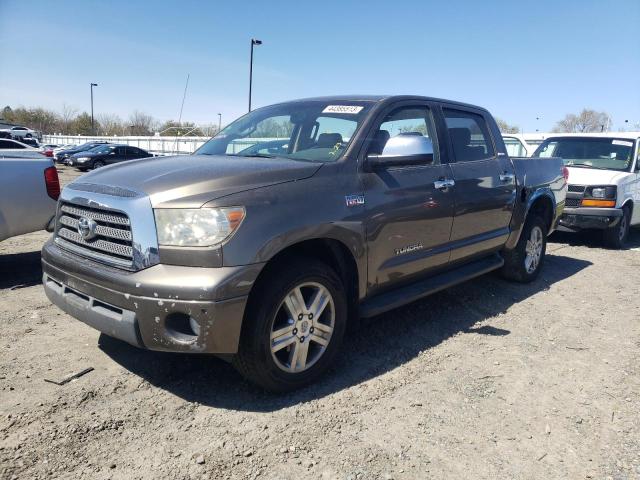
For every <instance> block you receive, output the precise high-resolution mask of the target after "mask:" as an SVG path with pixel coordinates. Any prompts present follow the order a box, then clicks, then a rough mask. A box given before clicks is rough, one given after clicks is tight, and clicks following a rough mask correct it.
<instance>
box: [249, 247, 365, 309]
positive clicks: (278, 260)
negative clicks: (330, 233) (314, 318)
mask: <svg viewBox="0 0 640 480" xmlns="http://www.w3.org/2000/svg"><path fill="white" fill-rule="evenodd" d="M293 257H312V258H315V259H318V260H320V261H321V262H323V263H326V264H327V265H329V266H330V267H331V268H333V269H334V270H335V272H336V273H337V274H338V276H339V277H340V278H341V280H342V284H343V285H344V287H345V291H346V294H347V301H348V305H349V318H353V317H352V314H355V313H356V312H357V305H358V285H359V284H358V281H359V277H358V265H357V264H356V260H355V258H354V257H353V255H352V253H351V251H350V250H349V249H348V248H347V246H346V245H345V244H344V243H342V242H340V241H338V240H334V239H330V238H319V239H313V240H305V241H303V242H299V243H296V244H293V245H290V246H288V247H287V248H285V249H284V250H281V251H280V252H278V253H277V254H276V255H275V256H273V257H272V258H271V259H270V260H269V261H268V262H267V265H266V266H265V267H264V268H263V269H262V271H261V272H260V274H259V275H258V278H257V279H256V282H255V283H254V288H253V289H252V291H251V293H253V292H254V290H255V286H256V285H258V284H259V283H261V282H262V281H263V280H264V279H265V278H267V277H268V276H270V275H271V274H272V273H273V272H274V271H277V269H278V268H282V265H283V264H286V263H287V262H288V261H289V260H290V259H291V258H293Z"/></svg>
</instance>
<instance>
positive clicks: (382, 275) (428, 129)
mask: <svg viewBox="0 0 640 480" xmlns="http://www.w3.org/2000/svg"><path fill="white" fill-rule="evenodd" d="M403 135H410V136H417V137H422V138H419V140H420V141H421V142H430V143H431V144H432V146H433V152H434V155H433V161H431V162H426V163H424V164H421V165H410V166H394V167H386V168H383V169H379V170H376V171H373V172H363V173H362V183H363V186H364V194H365V199H366V219H365V228H366V236H367V245H368V286H369V289H368V290H369V293H370V294H372V293H377V292H378V291H382V290H386V289H389V288H393V287H396V286H400V285H401V284H402V283H405V282H408V281H411V280H412V279H414V278H415V277H417V276H422V275H425V274H428V273H429V272H430V271H434V270H435V269H438V268H441V267H443V266H445V265H446V264H447V263H448V261H449V246H448V242H449V236H450V232H451V223H452V217H453V193H452V189H451V188H442V187H440V188H437V186H438V183H439V182H442V181H444V180H445V179H450V178H451V171H450V169H449V165H447V164H446V163H445V161H446V154H445V155H442V154H441V153H442V152H441V148H440V147H439V145H440V142H441V140H440V139H439V138H438V134H437V133H436V128H435V121H434V115H433V107H432V105H431V104H429V103H426V102H425V103H422V102H409V103H408V104H395V105H393V106H390V107H389V108H387V109H386V111H385V112H383V113H382V114H381V115H380V116H379V117H378V119H377V121H376V123H375V124H374V126H373V128H372V130H371V132H370V134H369V135H368V137H369V139H370V140H369V141H370V143H369V147H368V148H367V150H366V152H365V153H377V154H381V153H382V154H384V153H385V145H387V143H389V142H391V143H390V145H392V144H393V143H394V139H396V140H398V139H397V137H401V136H403ZM400 141H402V139H401V138H400Z"/></svg>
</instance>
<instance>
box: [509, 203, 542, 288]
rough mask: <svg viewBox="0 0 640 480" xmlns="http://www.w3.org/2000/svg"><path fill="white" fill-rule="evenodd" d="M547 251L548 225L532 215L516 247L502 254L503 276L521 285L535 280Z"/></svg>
mask: <svg viewBox="0 0 640 480" xmlns="http://www.w3.org/2000/svg"><path fill="white" fill-rule="evenodd" d="M546 251H547V227H546V224H545V222H544V220H543V219H542V218H540V217H539V216H537V215H532V216H530V217H529V218H528V219H527V221H526V222H525V224H524V227H523V229H522V234H521V235H520V240H518V244H517V245H516V247H515V248H514V249H513V250H505V251H504V252H503V253H502V256H503V258H504V266H503V267H502V271H501V273H502V276H503V277H505V278H507V279H509V280H515V281H516V282H521V283H528V282H531V281H533V280H535V279H536V277H537V276H538V274H539V273H540V270H541V268H542V264H543V262H544V256H545V253H546Z"/></svg>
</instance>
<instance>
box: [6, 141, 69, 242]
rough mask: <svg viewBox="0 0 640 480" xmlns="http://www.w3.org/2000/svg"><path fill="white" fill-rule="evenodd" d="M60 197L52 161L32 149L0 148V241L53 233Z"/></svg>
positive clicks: (56, 174)
mask: <svg viewBox="0 0 640 480" xmlns="http://www.w3.org/2000/svg"><path fill="white" fill-rule="evenodd" d="M59 194H60V183H59V182H58V171H57V170H56V167H54V166H53V161H52V160H51V159H50V158H47V157H45V156H43V155H41V154H40V153H39V152H38V151H37V150H35V149H28V148H27V149H20V150H14V149H7V150H4V149H0V242H1V241H2V240H5V239H7V238H9V237H15V236H17V235H22V234H23V233H29V232H35V231H38V230H44V229H49V231H52V230H53V220H54V217H55V214H56V201H57V200H58V195H59Z"/></svg>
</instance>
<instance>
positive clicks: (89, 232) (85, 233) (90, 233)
mask: <svg viewBox="0 0 640 480" xmlns="http://www.w3.org/2000/svg"><path fill="white" fill-rule="evenodd" d="M97 226H98V224H97V223H96V222H95V221H94V220H93V219H91V218H87V217H80V219H79V220H78V233H79V234H80V236H81V237H82V239H83V240H85V241H87V240H91V239H92V238H94V237H95V236H96V228H97Z"/></svg>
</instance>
